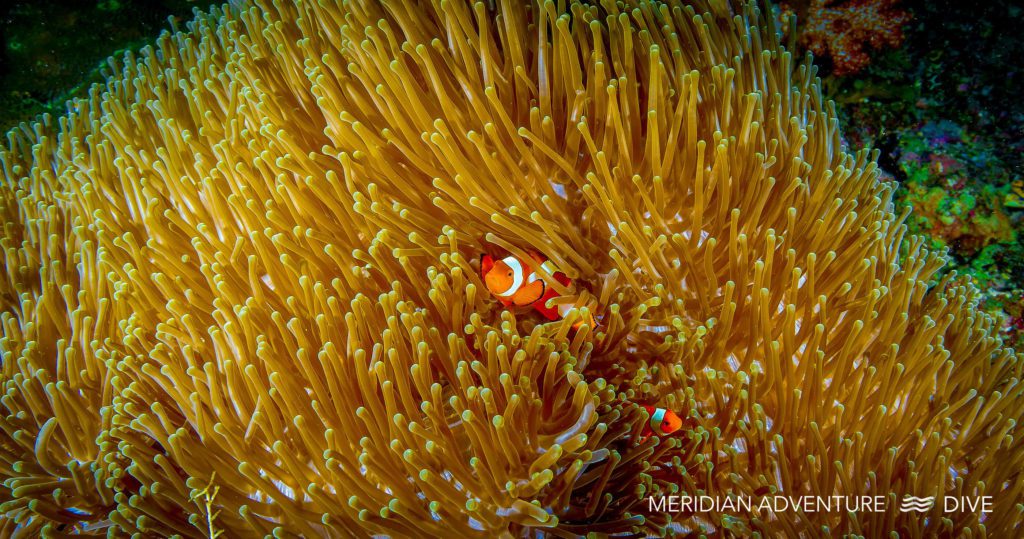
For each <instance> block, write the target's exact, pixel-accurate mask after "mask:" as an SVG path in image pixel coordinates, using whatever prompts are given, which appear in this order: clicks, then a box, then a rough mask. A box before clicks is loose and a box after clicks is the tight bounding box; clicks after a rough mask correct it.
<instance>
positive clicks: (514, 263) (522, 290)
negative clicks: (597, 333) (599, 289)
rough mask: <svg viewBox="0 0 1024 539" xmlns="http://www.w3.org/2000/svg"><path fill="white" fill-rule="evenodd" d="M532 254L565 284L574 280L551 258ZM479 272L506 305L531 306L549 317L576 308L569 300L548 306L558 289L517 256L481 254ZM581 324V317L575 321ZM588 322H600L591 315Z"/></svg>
mask: <svg viewBox="0 0 1024 539" xmlns="http://www.w3.org/2000/svg"><path fill="white" fill-rule="evenodd" d="M530 256H531V257H532V258H533V259H534V260H535V261H536V262H537V263H538V264H540V266H541V267H542V268H544V270H545V271H547V272H548V273H550V274H551V276H552V277H554V278H555V280H556V281H558V282H559V283H560V284H562V285H563V286H569V285H570V284H571V283H572V279H570V278H569V277H568V276H567V275H566V274H564V273H562V272H561V271H558V268H556V267H555V265H554V264H553V263H552V262H551V261H550V260H545V259H544V258H543V257H541V256H540V255H539V254H537V253H533V252H531V253H530ZM480 276H481V277H482V278H483V280H484V285H486V286H487V290H488V291H489V292H490V293H491V294H493V295H494V297H496V298H498V301H500V302H501V304H502V305H504V306H506V307H508V306H510V305H515V306H516V307H525V306H531V307H533V308H534V309H535V310H536V311H537V312H539V313H540V314H542V315H544V317H545V318H547V319H548V320H556V319H558V318H564V317H565V315H566V314H568V313H569V311H570V310H572V308H573V306H572V305H571V304H566V303H563V304H560V305H555V306H554V307H548V306H547V301H548V300H549V299H551V298H555V297H558V292H556V291H555V290H554V289H553V288H551V287H549V286H548V285H547V284H546V283H545V282H544V280H543V279H541V277H540V276H539V275H537V273H536V272H534V271H533V270H531V269H530V266H529V265H528V264H527V263H526V262H524V261H523V260H520V259H519V258H516V257H514V256H511V255H510V256H506V257H505V258H502V259H500V260H495V259H494V257H493V256H491V255H488V254H485V255H482V256H481V257H480ZM580 325H582V320H580V321H577V322H576V323H575V324H573V327H574V328H577V329H578V328H579V326H580ZM589 325H590V327H591V328H593V327H595V326H596V325H597V324H596V322H595V321H594V317H593V316H591V317H590V323H589Z"/></svg>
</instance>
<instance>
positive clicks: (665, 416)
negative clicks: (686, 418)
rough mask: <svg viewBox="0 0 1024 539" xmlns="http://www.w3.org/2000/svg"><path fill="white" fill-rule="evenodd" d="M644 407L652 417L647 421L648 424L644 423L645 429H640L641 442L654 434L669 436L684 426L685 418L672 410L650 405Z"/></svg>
mask: <svg viewBox="0 0 1024 539" xmlns="http://www.w3.org/2000/svg"><path fill="white" fill-rule="evenodd" d="M644 409H645V410H647V413H648V414H649V415H650V416H651V417H650V419H649V420H648V421H647V424H646V425H644V428H643V430H642V431H640V441H641V442H643V441H644V440H647V439H648V438H650V437H651V436H652V435H654V434H657V435H659V436H667V435H669V434H672V433H674V432H676V431H678V430H679V429H681V428H683V420H682V419H681V418H680V417H679V416H678V415H676V413H675V412H673V411H672V410H666V409H664V408H655V407H654V406H648V405H644Z"/></svg>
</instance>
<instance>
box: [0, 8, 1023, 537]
mask: <svg viewBox="0 0 1024 539" xmlns="http://www.w3.org/2000/svg"><path fill="white" fill-rule="evenodd" d="M222 9H225V10H226V11H222ZM777 39H778V36H777V33H776V32H775V31H774V29H773V28H772V22H771V20H770V18H768V19H765V18H764V17H762V15H761V13H760V12H759V10H758V9H757V8H756V7H752V6H749V5H744V4H739V3H730V2H706V3H705V2H696V3H691V2H686V3H685V4H684V3H683V2H680V1H673V2H668V3H665V4H661V5H654V4H649V3H646V2H635V3H634V2H624V3H621V4H620V3H613V2H605V3H600V4H596V3H594V4H591V3H585V2H568V3H557V4H556V3H554V2H543V3H541V2H534V3H521V2H512V1H508V2H495V3H491V4H488V3H483V2H478V3H475V4H472V5H467V4H462V3H459V2H424V3H415V4H413V3H398V2H395V3H391V2H383V3H376V2H348V3H345V4H344V6H343V7H338V6H328V5H326V3H324V4H321V3H316V2H307V3H302V4H298V5H293V4H289V3H286V2H276V3H272V4H271V3H267V2H256V4H255V5H248V4H246V5H239V6H230V7H225V8H215V9H214V10H213V11H212V13H211V14H209V15H203V16H200V17H198V18H197V19H196V20H195V21H194V22H192V23H190V24H189V26H188V31H187V32H183V33H174V34H165V35H163V36H162V37H161V38H160V39H159V41H158V43H157V45H156V46H155V47H153V48H147V49H145V50H143V52H142V54H141V55H138V56H136V55H134V54H128V55H126V56H125V58H124V59H123V61H120V62H117V61H114V64H115V66H116V68H117V69H116V75H114V76H111V77H110V78H109V79H108V80H107V81H106V82H105V85H103V86H94V87H93V88H92V89H91V90H90V93H89V97H88V98H87V99H79V100H75V101H73V102H72V103H71V104H70V107H69V110H68V111H67V114H66V115H63V116H61V117H59V118H56V119H54V118H52V117H45V118H44V119H43V121H41V122H38V123H35V124H33V125H31V126H29V125H24V126H23V127H21V128H19V129H16V130H14V131H12V132H10V133H9V134H8V136H7V141H6V144H5V145H4V146H3V147H2V148H0V170H2V171H3V183H2V184H0V219H2V221H3V225H4V227H3V235H2V237H0V248H2V249H0V252H2V256H3V263H4V267H5V268H6V269H7V271H6V273H5V275H4V278H3V279H2V280H0V326H2V328H3V330H2V331H3V334H2V337H0V352H2V354H3V358H2V372H0V383H2V386H3V390H4V396H3V398H2V399H0V476H2V477H3V483H2V484H3V486H2V488H0V502H2V503H0V507H2V510H3V514H4V515H5V516H6V518H5V520H4V521H3V522H2V523H0V534H2V535H4V536H16V537H30V536H35V535H38V534H40V533H54V532H56V531H58V530H61V529H63V530H65V531H71V532H75V533H79V534H94V535H108V534H110V535H119V534H133V533H138V534H142V535H148V536H154V535H156V536H168V535H172V534H180V535H182V536H204V535H206V534H215V533H219V532H220V531H223V532H224V534H225V536H228V537H250V536H255V537H259V536H266V535H277V536H279V535H287V534H295V535H302V536H316V535H321V534H328V535H331V536H353V535H367V534H389V535H393V536H418V535H423V534H428V535H440V534H444V535H446V536H447V535H457V536H495V535H498V534H501V533H504V532H508V533H510V534H513V535H532V534H534V533H537V532H545V533H548V534H551V535H555V536H573V535H576V534H582V533H587V532H598V533H609V534H645V533H672V532H678V533H683V534H686V533H692V532H702V533H715V532H719V533H723V534H736V535H750V534H751V533H759V534H761V535H763V536H773V535H789V536H797V535H801V534H803V535H815V536H816V535H821V536H828V535H832V534H843V533H850V534H857V535H865V536H882V535H887V534H889V533H898V534H901V535H905V536H911V537H920V536H931V535H939V534H941V535H967V534H970V535H972V536H973V535H991V536H1015V535H1019V532H1020V522H1021V518H1020V517H1021V515H1020V513H1021V511H1022V508H1021V506H1020V505H1019V504H1018V503H1017V500H1019V499H1020V497H1021V495H1022V493H1024V482H1022V481H1020V480H1019V474H1020V463H1021V462H1022V461H1024V445H1022V441H1021V440H1022V437H1021V436H1019V433H1017V432H1016V426H1017V424H1018V423H1019V422H1020V420H1021V418H1022V415H1024V398H1022V397H1024V394H1022V389H1021V387H1020V383H1019V382H1020V379H1021V375H1022V374H1024V373H1022V364H1021V362H1020V358H1019V357H1018V356H1017V355H1016V354H1015V353H1014V352H1013V351H1012V350H1011V349H1008V348H1006V347H1005V346H1003V344H1002V342H1001V340H1000V339H999V338H998V337H997V336H996V331H997V329H998V328H997V325H996V322H997V321H996V320H994V319H993V318H992V317H990V316H988V315H986V314H985V313H982V312H978V311H977V310H976V306H977V302H978V300H979V298H978V292H977V290H976V288H975V287H974V286H973V285H972V284H971V283H969V282H967V280H966V279H963V278H961V277H956V276H955V275H952V274H948V275H946V276H945V277H943V278H941V279H938V280H937V279H936V277H937V272H938V271H939V270H940V267H941V265H942V263H943V258H942V257H941V256H940V255H939V254H938V253H936V252H934V251H933V250H931V249H929V246H928V245H927V242H926V240H925V239H923V238H922V237H917V236H913V237H909V238H908V237H906V226H905V225H904V224H903V223H904V221H905V220H906V218H907V215H908V214H907V212H903V213H901V214H900V215H899V216H897V215H895V214H894V213H893V209H894V205H893V191H894V187H895V186H894V184H893V183H892V182H889V181H885V180H882V179H880V177H879V170H878V168H877V166H876V163H875V162H874V160H873V158H872V156H871V155H870V154H869V153H868V152H867V151H860V152H858V153H856V154H849V153H847V152H845V151H844V149H843V148H842V146H841V142H840V134H839V123H838V121H837V115H836V111H835V110H834V109H833V107H832V106H831V105H830V104H829V103H828V102H826V101H825V100H824V99H823V98H822V94H821V90H820V84H819V81H818V79H817V78H816V77H815V70H814V67H813V66H812V65H811V64H809V63H804V64H799V65H797V63H796V62H794V61H793V58H792V56H791V55H790V54H789V53H788V52H786V51H784V50H783V49H782V48H781V47H780V46H779V44H778V42H777ZM530 249H533V250H536V251H537V252H539V253H540V254H541V255H543V257H544V258H546V259H548V260H551V261H552V262H553V263H555V265H556V266H557V267H558V268H559V269H561V270H562V271H564V272H565V273H566V275H567V276H568V277H570V278H571V279H572V280H573V282H574V283H576V284H577V285H578V286H575V287H574V288H568V287H565V286H562V285H561V284H560V283H558V282H554V281H552V282H547V285H549V286H552V287H554V288H555V289H556V290H558V291H559V293H560V294H561V295H560V297H559V298H557V299H556V300H555V301H556V302H558V303H572V304H573V305H574V309H573V310H571V311H570V312H569V315H568V316H567V317H566V318H565V319H562V320H559V321H556V322H546V321H545V320H543V319H542V318H541V317H540V316H539V315H537V314H536V313H532V312H529V311H521V310H520V311H516V310H507V309H503V308H502V307H501V306H500V305H499V304H498V303H497V302H496V301H495V300H494V299H493V298H491V297H490V296H489V295H488V294H486V293H485V292H484V285H483V283H482V282H481V281H480V278H479V267H477V266H476V260H477V259H478V257H479V255H480V253H482V252H492V253H502V254H512V255H515V256H517V257H519V258H520V259H521V260H529V259H530V257H529V256H528V255H527V250H530ZM533 269H534V270H536V268H533ZM590 313H594V314H595V316H596V317H597V318H598V319H599V321H600V323H601V326H600V327H597V328H591V327H589V326H588V325H586V324H585V325H583V326H582V327H581V328H580V330H579V331H572V325H573V324H574V323H575V322H576V321H577V320H581V319H582V320H586V319H587V315H588V314H590ZM650 405H654V406H660V407H665V408H667V409H670V410H673V411H675V412H676V413H678V414H679V415H680V416H683V417H684V418H685V421H686V426H685V427H684V428H683V429H681V430H680V431H679V432H678V433H676V434H674V435H672V436H653V437H650V438H648V439H646V440H645V441H642V442H641V441H640V440H639V435H640V433H641V432H642V430H643V428H644V426H645V424H646V423H647V419H648V417H647V412H646V411H645V409H644V406H650ZM679 492H687V493H706V494H710V495H716V496H727V495H750V494H753V493H766V492H767V493H782V494H787V495H792V496H800V495H807V494H811V495H823V496H827V495H832V494H847V495H878V496H883V497H885V499H886V500H889V501H890V502H892V501H895V500H899V499H901V498H902V496H904V495H907V494H913V495H918V496H928V495H939V496H941V495H943V494H947V493H948V494H951V495H980V494H987V495H992V496H994V506H995V507H994V512H993V513H989V514H986V515H984V520H982V517H981V515H979V514H972V513H968V512H960V513H950V514H945V515H941V514H939V513H936V514H934V515H931V516H933V517H934V518H920V516H918V515H917V514H904V513H895V512H889V513H866V514H858V515H845V514H839V513H827V512H797V513H793V514H792V515H788V514H787V515H779V516H773V515H767V516H766V515H746V514H731V515H725V514H715V513H702V514H693V513H689V512H686V511H683V512H677V513H659V512H651V511H650V510H649V508H648V505H647V502H646V500H647V497H648V496H652V495H653V496H659V495H666V494H674V493H679Z"/></svg>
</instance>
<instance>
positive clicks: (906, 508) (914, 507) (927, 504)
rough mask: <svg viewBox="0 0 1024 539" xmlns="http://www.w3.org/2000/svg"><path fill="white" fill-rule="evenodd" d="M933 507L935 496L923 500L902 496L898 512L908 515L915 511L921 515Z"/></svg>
mask: <svg viewBox="0 0 1024 539" xmlns="http://www.w3.org/2000/svg"><path fill="white" fill-rule="evenodd" d="M933 505H935V496H928V497H925V498H918V497H917V496H910V495H907V496H904V497H903V503H901V504H900V511H902V512H904V513H909V512H911V511H917V512H920V513H923V512H925V511H927V510H929V509H931V508H932V506H933Z"/></svg>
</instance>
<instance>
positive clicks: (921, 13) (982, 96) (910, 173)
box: [825, 0, 1024, 350]
mask: <svg viewBox="0 0 1024 539" xmlns="http://www.w3.org/2000/svg"><path fill="white" fill-rule="evenodd" d="M902 5H903V7H905V8H906V9H909V10H912V11H913V13H914V18H913V21H912V22H911V23H909V24H906V25H905V26H904V31H905V35H906V39H905V40H904V46H903V47H902V48H900V49H896V50H889V51H884V52H880V53H879V54H877V55H876V56H875V57H874V58H873V59H872V61H871V63H870V64H869V65H868V66H867V67H866V68H865V69H864V70H862V71H860V72H858V73H857V75H856V76H849V77H830V78H828V79H826V84H825V90H826V92H827V95H829V97H831V98H833V99H835V100H836V102H837V103H838V104H839V107H838V112H839V113H840V117H841V119H842V123H843V125H844V127H845V129H844V133H843V135H844V139H845V140H846V141H847V142H848V143H849V144H851V145H854V146H860V145H868V146H874V147H876V148H879V149H880V150H881V153H880V156H879V164H880V166H881V167H882V168H883V169H884V170H885V171H886V172H887V173H891V174H892V176H893V177H894V178H895V179H896V180H897V181H899V182H901V184H902V186H901V188H900V189H897V191H896V203H897V206H898V207H903V206H913V207H916V208H919V210H920V211H921V212H922V213H923V214H928V213H932V212H935V213H934V214H933V215H932V216H931V217H930V218H925V217H926V215H922V216H920V218H919V217H911V218H910V220H909V221H908V224H909V226H910V231H911V232H912V233H921V234H934V235H933V236H931V238H930V241H931V244H932V245H933V246H934V247H940V246H948V247H949V261H948V263H947V265H946V267H945V269H944V270H943V271H956V272H957V273H959V274H961V275H966V276H968V277H970V278H971V279H972V280H974V281H975V282H977V283H979V284H980V285H982V288H981V289H982V301H981V302H980V304H979V307H980V308H981V309H984V310H986V311H987V312H990V313H993V314H996V315H1002V314H1006V315H1009V316H1008V317H1006V322H1005V323H1004V325H1003V326H1002V328H1001V336H1002V337H1003V339H1004V341H1006V342H1008V343H1009V344H1010V345H1012V346H1014V347H1016V348H1017V349H1018V350H1019V349H1021V348H1022V347H1024V331H1022V330H1021V324H1020V323H1018V322H1017V321H1019V320H1020V311H1021V302H1022V299H1021V298H1022V297H1024V284H1022V283H1024V211H1021V209H1022V208H1024V188H1022V187H1021V186H1022V185H1024V178H1022V177H1021V171H1022V170H1024V137H1021V136H1020V133H1021V131H1022V129H1024V101H1022V100H1020V99H1018V98H1017V93H1018V92H1017V88H1019V86H1020V74H1021V71H1020V70H1018V69H1016V68H1015V67H1014V64H1013V62H1012V61H1008V60H1009V59H1008V58H1007V56H1006V51H1009V50H1015V49H1019V48H1020V47H1022V46H1024V36H1022V34H1021V33H1020V32H1019V31H1018V28H1019V27H1020V24H1021V23H1022V22H1024V9H1022V8H1021V7H1020V6H1019V5H1016V3H1014V2H1012V1H1007V0H994V1H993V2H986V3H984V4H957V3H954V4H937V3H934V2H923V1H916V0H904V2H903V4H902ZM947 211H948V212H951V213H946V212H947ZM940 214H941V215H940ZM942 221H946V222H945V223H943V222H942Z"/></svg>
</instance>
